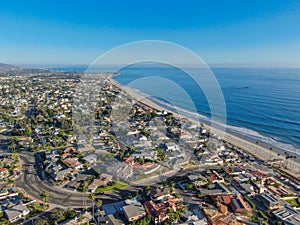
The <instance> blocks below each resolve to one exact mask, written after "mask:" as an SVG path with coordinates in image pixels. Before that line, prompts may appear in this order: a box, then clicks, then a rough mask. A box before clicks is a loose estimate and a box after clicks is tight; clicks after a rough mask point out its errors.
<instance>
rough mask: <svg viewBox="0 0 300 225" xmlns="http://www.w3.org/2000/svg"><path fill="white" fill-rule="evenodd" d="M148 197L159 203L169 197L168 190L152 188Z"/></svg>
mask: <svg viewBox="0 0 300 225" xmlns="http://www.w3.org/2000/svg"><path fill="white" fill-rule="evenodd" d="M148 195H149V197H150V199H152V200H153V201H161V200H163V199H166V198H167V197H170V196H171V194H170V190H169V189H168V188H163V187H154V188H152V189H151V190H150V192H149V194H148Z"/></svg>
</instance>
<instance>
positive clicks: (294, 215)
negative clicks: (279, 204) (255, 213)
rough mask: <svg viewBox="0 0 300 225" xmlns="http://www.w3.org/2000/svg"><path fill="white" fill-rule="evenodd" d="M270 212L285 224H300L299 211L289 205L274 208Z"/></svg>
mask: <svg viewBox="0 0 300 225" xmlns="http://www.w3.org/2000/svg"><path fill="white" fill-rule="evenodd" d="M272 213H273V214H274V216H275V217H276V218H277V219H278V220H280V221H282V222H283V224H285V225H295V224H300V213H299V211H297V210H295V209H293V208H292V207H290V206H285V208H282V209H278V210H275V211H273V212H272Z"/></svg>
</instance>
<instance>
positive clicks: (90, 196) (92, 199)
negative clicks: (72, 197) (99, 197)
mask: <svg viewBox="0 0 300 225" xmlns="http://www.w3.org/2000/svg"><path fill="white" fill-rule="evenodd" d="M89 198H90V199H91V201H92V203H93V205H92V207H93V219H94V218H95V210H94V207H95V205H94V203H95V202H94V201H95V199H96V196H95V194H94V193H92V194H90V195H89Z"/></svg>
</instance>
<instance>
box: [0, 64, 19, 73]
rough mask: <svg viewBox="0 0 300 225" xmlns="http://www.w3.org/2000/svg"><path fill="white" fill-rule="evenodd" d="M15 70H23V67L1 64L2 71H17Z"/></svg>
mask: <svg viewBox="0 0 300 225" xmlns="http://www.w3.org/2000/svg"><path fill="white" fill-rule="evenodd" d="M15 69H21V67H18V66H13V65H9V64H4V63H0V71H3V70H15Z"/></svg>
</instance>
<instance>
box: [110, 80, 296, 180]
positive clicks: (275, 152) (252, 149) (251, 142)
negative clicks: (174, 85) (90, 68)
mask: <svg viewBox="0 0 300 225" xmlns="http://www.w3.org/2000/svg"><path fill="white" fill-rule="evenodd" d="M110 80H111V82H112V84H114V85H116V86H118V87H119V88H120V89H121V90H122V91H124V92H126V93H127V94H128V95H129V96H130V97H132V98H133V99H135V100H136V101H140V102H142V103H143V104H145V105H148V106H150V107H152V108H155V109H158V110H165V111H172V113H173V114H174V116H175V117H178V118H182V117H184V118H188V119H189V120H190V121H191V122H193V123H194V124H199V123H203V124H204V126H205V129H207V130H210V129H211V125H210V124H209V123H207V121H201V119H200V120H199V121H197V120H195V119H194V118H191V117H190V116H186V115H183V114H182V113H178V112H174V111H173V110H170V109H166V108H165V107H162V106H161V105H158V104H156V103H155V102H153V101H152V100H150V99H149V98H146V97H145V96H143V95H141V94H140V93H138V92H136V91H135V90H133V89H131V88H129V87H126V86H123V85H121V84H120V83H118V82H117V81H115V80H114V79H113V77H111V78H110ZM213 131H214V133H215V134H216V135H218V136H221V137H223V139H224V140H225V141H227V142H228V143H231V144H232V145H234V146H236V147H239V148H241V149H242V150H244V151H246V152H248V153H250V154H252V155H254V156H256V157H257V158H259V159H261V160H270V159H283V161H284V162H286V158H285V157H286V155H285V152H286V150H285V149H282V148H280V147H278V146H274V145H272V146H271V145H270V144H269V143H264V142H261V141H260V140H256V139H254V138H251V137H247V136H245V135H242V134H239V133H237V132H236V133H233V132H232V131H228V130H225V133H224V132H223V131H222V130H219V129H216V128H215V127H214V129H213ZM257 142H258V144H257ZM270 148H271V150H270ZM290 155H295V156H297V154H292V153H290ZM299 160H300V159H299V157H297V158H296V159H289V161H288V163H285V165H286V169H282V170H283V171H285V172H287V173H289V174H291V175H293V176H295V177H299V175H300V161H299Z"/></svg>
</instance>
